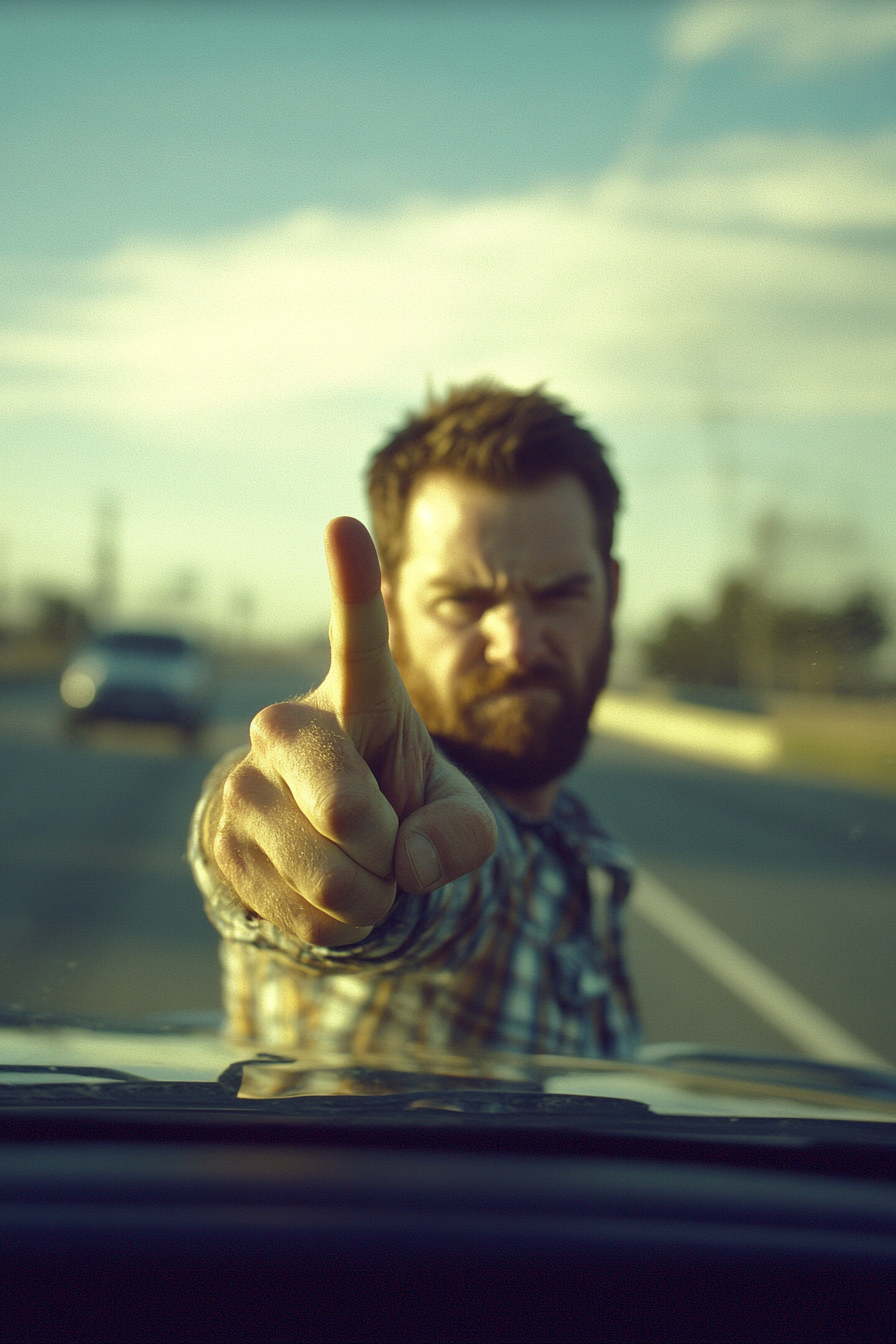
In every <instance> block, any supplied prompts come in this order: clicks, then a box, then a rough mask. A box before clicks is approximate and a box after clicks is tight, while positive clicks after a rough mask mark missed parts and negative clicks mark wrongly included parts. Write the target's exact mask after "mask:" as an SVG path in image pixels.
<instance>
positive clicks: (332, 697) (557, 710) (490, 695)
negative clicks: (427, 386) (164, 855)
mask: <svg viewBox="0 0 896 1344" xmlns="http://www.w3.org/2000/svg"><path fill="white" fill-rule="evenodd" d="M368 486H369V494H370V502H371V509H372V515H373V527H374V534H375V537H376V550H375V549H374V546H373V543H372V541H371V539H370V537H369V535H368V533H367V532H366V530H365V529H364V527H363V526H362V525H361V524H360V523H359V522H357V521H356V520H355V519H351V518H338V519H335V520H334V521H333V522H332V523H330V525H329V527H328V529H327V533H326V535H325V546H326V550H327V562H328V567H329V572H330V582H331V587H332V598H333V607H332V619H331V624H330V649H331V663H330V670H329V673H328V674H327V677H326V679H325V680H324V681H323V683H322V684H321V685H320V686H319V687H318V688H317V689H316V690H314V691H312V692H311V693H310V694H309V695H306V696H304V697H302V698H301V699H297V700H294V701H289V702H286V703H283V704H278V705H271V706H269V707H268V708H267V709H264V710H262V711H261V713H260V714H258V715H257V716H256V717H255V719H254V720H253V722H252V725H251V729H250V741H251V749H250V751H249V753H248V755H246V754H245V753H244V752H243V751H242V750H241V751H239V752H238V753H231V755H230V756H228V757H225V758H224V760H223V761H221V762H219V764H218V765H217V766H216V768H215V769H214V770H213V771H212V773H211V775H210V776H209V778H208V780H207V781H206V785H205V788H204V790H203V795H202V797H201V798H200V801H199V804H198V806H197V808H196V812H195V814H194V818H193V825H192V829H191V837H190V857H191V861H192V863H193V869H194V873H195V875H196V880H197V882H198V884H199V887H200V889H201V891H202V893H203V896H204V899H205V903H206V909H207V911H208V914H209V917H210V918H211V920H212V922H213V923H214V924H215V926H216V927H217V929H218V930H219V932H220V933H221V934H222V936H223V943H222V959H223V964H224V999H225V1008H226V1011H227V1014H228V1019H229V1026H230V1031H231V1034H233V1035H235V1036H238V1037H241V1038H246V1039H248V1040H251V1041H253V1042H256V1043H264V1044H265V1045H271V1046H274V1047H276V1048H278V1049H284V1048H288V1049H291V1050H294V1051H303V1052H304V1051H309V1052H310V1051H313V1052H315V1053H322V1052H334V1051H335V1052H338V1053H342V1052H350V1053H353V1054H355V1055H362V1054H363V1055H365V1056H369V1055H370V1054H377V1053H380V1052H395V1051H400V1052H405V1053H406V1052H407V1051H408V1049H414V1048H420V1049H422V1050H426V1051H439V1052H445V1051H448V1052H452V1053H461V1052H462V1053H470V1052H471V1051H473V1050H476V1049H490V1050H503V1051H511V1052H514V1053H520V1054H531V1053H538V1054H568V1055H579V1056H591V1057H601V1056H603V1057H616V1058H624V1057H626V1056H628V1055H630V1054H631V1052H632V1051H633V1049H634V1048H635V1046H636V1045H637V1043H638V1039H639V1030H638V1022H637V1014H636V1011H635V1006H634V1002H633V998H632V994H631V990H630V986H629V982H628V977H627V975H626V970H625V964H624V959H623V952H622V915H623V908H624V903H625V900H626V896H627V894H628V890H629V886H630V869H629V862H628V859H627V856H626V854H625V852H624V851H623V850H622V849H621V847H620V846H619V845H618V844H616V843H614V842H613V841H612V840H611V839H610V838H609V837H608V836H607V834H606V833H605V832H604V830H603V829H602V828H601V826H600V825H599V824H598V823H597V821H596V820H595V819H594V818H593V817H592V816H591V815H590V814H589V812H588V811H587V809H586V808H585V807H584V805H583V804H582V803H581V802H580V801H579V800H578V799H576V798H575V797H574V796H573V795H572V794H571V793H570V792H568V791H567V790H565V789H564V788H562V787H561V785H562V779H563V776H564V775H565V774H566V773H567V772H568V771H569V770H570V769H571V768H572V766H573V765H575V763H576V761H577V760H578V758H579V756H580V755H581V752H582V750H583V747H584V745H585V742H586V740H587V735H588V723H589V719H590V716H591V712H592V709H593V706H594V702H595V700H596V697H597V696H598V694H599V693H600V691H601V690H602V689H603V686H604V684H605V682H606V678H607V670H608V665H609V659H610V653H611V649H612V633H611V632H612V617H613V612H614V609H615V605H616V599H617V594H618V581H619V569H618V565H617V563H616V561H615V560H614V559H613V558H612V553H611V548H612V543H613V524H614V519H615V515H616V512H617V509H618V505H619V489H618V486H617V484H616V481H615V480H614V478H613V475H612V473H611V471H610V468H609V466H608V465H607V462H606V459H605V455H604V450H603V448H602V446H601V445H600V443H599V442H598V441H597V440H596V439H595V438H594V436H593V435H592V434H591V433H589V431H588V430H587V429H585V428H584V427H583V426H582V425H581V424H579V422H578V421H577V419H576V418H575V417H574V416H573V415H572V414H571V413H570V412H569V411H568V410H567V408H566V407H565V405H564V404H563V403H562V402H560V401H557V400H556V399H554V398H551V397H548V396H546V395H545V394H544V393H543V392H542V391H541V390H540V389H535V390H533V391H529V392H515V391H512V390H510V389H508V388H504V387H502V386H500V385H498V384H495V383H476V384H473V385H470V386H467V387H461V388H455V389H453V390H452V391H451V392H450V393H449V395H448V396H447V397H446V398H445V399H444V400H442V401H435V400H432V401H430V403H429V405H428V406H427V407H426V409H425V410H424V412H423V413H422V414H421V415H419V416H415V417H412V418H410V419H409V420H408V421H407V423H406V424H405V425H404V426H403V427H402V428H401V429H400V430H399V431H398V432H397V433H396V434H395V435H394V436H393V437H392V438H391V439H390V440H389V441H388V442H387V443H386V444H385V445H384V447H382V448H381V449H380V450H379V451H378V452H377V453H376V454H375V455H374V457H373V459H372V464H371V466H370V469H369V473H368ZM377 550H378V552H379V561H378V559H377Z"/></svg>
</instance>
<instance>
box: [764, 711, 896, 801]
mask: <svg viewBox="0 0 896 1344" xmlns="http://www.w3.org/2000/svg"><path fill="white" fill-rule="evenodd" d="M772 723H773V724H774V727H775V729H776V730H777V734H778V738H779V742H780V757H779V768H780V769H783V770H787V771H791V770H792V771H795V772H797V773H799V774H802V775H813V776H815V777H819V778H826V779H838V780H842V781H844V782H848V783H852V784H858V785H860V786H862V787H864V788H869V789H877V790H882V791H884V792H887V793H896V698H893V697H888V698H886V699H879V700H878V699H875V700H845V699H843V698H840V697H835V696H830V697H828V696H786V697H784V696H781V697H777V698H776V700H775V703H774V706H773V713H772Z"/></svg>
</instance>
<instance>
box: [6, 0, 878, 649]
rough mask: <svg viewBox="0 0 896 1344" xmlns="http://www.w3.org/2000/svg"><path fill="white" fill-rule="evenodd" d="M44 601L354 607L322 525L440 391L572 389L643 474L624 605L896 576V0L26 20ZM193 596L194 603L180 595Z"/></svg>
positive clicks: (9, 229) (15, 98)
mask: <svg viewBox="0 0 896 1344" xmlns="http://www.w3.org/2000/svg"><path fill="white" fill-rule="evenodd" d="M0 37H2V50H3V55H2V62H3V66H2V70H0V116H2V126H3V134H2V142H0V167H2V175H3V181H4V183H5V184H6V186H5V190H4V194H3V200H2V202H0V266H2V271H3V276H4V292H5V295H6V298H5V303H4V312H3V315H2V317H0V326H2V346H3V351H4V353H3V367H2V373H0V393H2V413H3V418H4V425H3V441H4V459H5V470H4V476H5V479H6V488H5V490H4V503H3V506H2V514H0V534H2V537H3V541H4V555H5V557H6V560H5V563H6V566H7V571H8V572H7V580H6V581H7V582H8V583H11V584H12V585H13V587H14V589H16V590H17V591H19V590H21V589H22V588H23V587H26V586H28V585H34V584H41V583H42V584H55V585H62V586H64V587H67V588H69V589H70V590H71V591H73V592H77V591H79V590H84V589H86V588H87V587H88V586H89V583H90V576H91V569H90V566H91V538H92V525H93V521H92V520H93V512H94V509H95V506H96V500H97V498H98V497H99V496H100V495H102V494H112V495H114V496H116V497H117V498H118V499H119V501H120V506H121V511H122V557H123V574H122V579H123V592H122V602H123V607H124V610H125V612H132V613H137V612H139V611H149V610H150V609H152V608H153V607H158V606H159V604H160V603H161V602H163V601H164V595H165V593H166V592H168V591H171V590H172V589H173V588H176V587H177V586H178V582H179V578H178V576H179V575H182V574H183V572H184V571H185V570H193V571H195V572H196V574H197V575H198V593H199V598H198V602H197V606H196V611H195V614H197V615H202V616H204V617H206V618H208V619H213V620H217V621H219V622H220V621H226V620H227V619H231V617H230V616H229V615H228V613H229V612H230V609H231V606H232V602H233V595H234V593H235V592H237V591H239V590H242V589H246V588H248V589H252V590H253V591H254V592H255V593H256V594H257V596H258V601H259V608H258V630H259V632H260V633H261V632H263V633H266V634H275V633H276V634H280V635H282V636H283V637H291V636H292V635H294V634H298V633H301V632H303V631H307V630H310V629H313V628H316V627H319V626H320V625H321V624H323V623H324V622H325V620H326V609H327V604H326V585H325V579H324V566H323V562H322V556H321V553H320V532H321V528H322V526H323V524H324V523H325V522H326V519H327V518H328V517H330V516H332V514H335V513H342V512H355V513H359V514H361V515H362V516H363V514H364V504H363V498H362V494H361V490H360V486H359V475H360V471H361V469H362V467H363V463H364V460H365V457H366V455H367V453H368V452H369V450H370V449H371V448H372V447H374V446H375V445H376V444H377V443H378V442H379V441H380V440H381V438H382V437H383V434H384V432H385V430H386V429H387V428H388V427H389V426H391V425H393V424H395V423H396V422H397V420H398V419H399V418H400V417H401V415H402V414H403V412H404V410H405V408H406V407H408V406H410V405H413V404H415V403H416V402H418V401H419V400H420V399H421V397H422V395H423V392H424V388H425V387H426V385H427V383H428V382H433V383H434V384H435V385H436V386H437V387H441V386H444V385H446V384H447V383H449V382H451V381H456V380H459V379H464V378H467V377H472V376H476V375H480V374H484V373H487V374H492V375H495V376H497V377H500V378H503V379H505V380H507V381H510V382H512V383H517V384H520V385H526V384H531V383H533V382H535V381H540V380H547V382H548V385H549V386H550V387H551V388H553V389H554V390H555V391H557V392H558V393H560V394H562V395H565V396H567V397H569V398H570V399H571V400H572V401H573V403H574V404H575V405H576V406H577V407H579V408H580V409H581V410H582V412H583V413H584V414H585V416H586V418H587V419H588V420H589V422H590V423H592V424H593V425H594V426H595V427H596V428H598V429H599V431H600V432H601V433H602V434H603V436H604V437H605V438H606V439H608V440H609V442H610V444H611V446H612V450H613V458H614V462H615V463H616V465H617V467H618V469H619V472H620V475H621V477H622V479H623V483H624V486H625V494H626V501H627V502H626V513H625V516H624V519H623V525H622V532H621V550H622V555H623V560H624V562H625V566H626V570H627V574H628V584H627V594H626V600H625V604H624V607H623V613H622V617H623V622H624V624H625V625H626V626H627V627H628V628H629V629H631V630H643V629H647V628H649V627H650V625H651V623H652V622H655V621H656V620H657V619H658V617H659V616H660V615H661V613H662V612H663V611H664V610H666V609H667V608H668V607H669V605H670V604H671V603H689V604H691V605H694V604H699V603H701V602H705V601H707V600H708V598H709V595H710V594H711V592H712V589H713V584H714V583H715V582H716V580H717V578H718V576H719V574H721V573H723V572H724V571H725V570H726V569H730V568H731V567H733V566H737V565H739V564H743V563H745V562H746V561H747V560H748V559H749V554H750V533H751V527H752V523H753V520H754V519H755V518H756V517H757V516H759V515H761V514H762V513H763V512H764V511H767V510H769V509H776V510H778V511H779V512H782V513H783V514H784V515H785V516H786V517H787V519H788V532H787V537H788V542H787V545H786V547H785V548H784V552H782V555H781V564H780V567H779V570H778V572H777V573H776V576H775V581H776V582H777V583H778V584H779V585H781V586H782V587H786V588H788V589H789V590H791V591H793V592H800V593H802V594H811V593H812V592H815V593H819V594H820V593H822V592H827V593H831V592H834V591H835V590H837V589H841V590H843V589H845V588H846V587H849V586H850V585H851V584H856V583H859V582H862V581H864V580H866V579H872V580H874V581H876V582H877V583H879V584H882V585H884V586H887V587H889V589H890V590H891V591H892V588H893V576H894V574H896V540H894V537H896V529H894V528H893V526H892V518H893V515H894V512H896V490H894V485H893V481H894V472H893V465H894V463H893V456H894V437H896V436H894V429H896V379H894V376H893V373H894V369H896V339H894V337H896V278H894V277H896V268H894V264H893V263H894V237H896V98H894V94H893V90H894V88H896V7H894V6H892V5H891V4H889V3H883V4H878V3H869V4H862V3H858V0H855V2H853V0H850V2H849V3H846V4H835V3H825V2H823V0H794V2H793V3H790V2H789V0H775V2H774V3H768V4H766V3H758V2H757V3H752V4H751V3H746V2H741V0H738V3H735V4H729V3H725V2H724V0H718V2H717V0H706V2H705V3H704V2H703V0H699V2H698V3H692V4H669V3H649V2H648V0H638V3H634V2H632V3H625V4H620V3H615V4H614V3H612V2H611V0H603V3H598V2H595V3H590V4H588V3H582V2H580V3H575V4H564V3H562V0H561V2H557V3H531V4H524V3H515V4H502V3H498V2H497V0H493V3H478V4H476V5H466V4H451V3H447V0H431V2H430V3H426V0H417V2H416V3H411V2H410V0H408V2H406V3H401V4H394V3H393V4H387V3H377V2H376V0H370V2H369V3H364V4H351V3H348V2H347V0H342V3H339V4H334V3H330V4H327V5H312V4H302V3H295V4H288V3H277V4H265V3H253V4H248V3H246V4H236V3H231V4H226V3H217V4H196V3H191V2H190V0H186V2H185V3H180V4H174V3H170V4H163V3H154V4H148V5H140V4H129V3H114V4H113V3H108V4H103V5H96V4H90V3H85V2H84V0H81V2H80V3H74V0H73V2H72V3H69V4H62V5H54V4H52V3H43V4H39V5H34V4H26V5H16V4H14V3H6V4H4V5H3V6H2V7H0ZM181 586H183V585H182V584H181Z"/></svg>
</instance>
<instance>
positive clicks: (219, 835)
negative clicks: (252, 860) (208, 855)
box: [212, 826, 246, 883]
mask: <svg viewBox="0 0 896 1344" xmlns="http://www.w3.org/2000/svg"><path fill="white" fill-rule="evenodd" d="M212 853H213V856H214V860H215V863H216V864H217V865H218V867H219V869H220V870H221V872H222V873H223V874H224V876H225V877H226V878H227V879H228V881H230V882H231V883H238V882H239V880H240V878H242V877H243V876H244V875H245V872H246V857H245V852H244V848H243V846H242V845H241V843H240V841H239V840H238V838H237V836H236V835H235V834H234V832H233V831H232V830H231V829H230V827H228V826H219V827H218V830H217V832H216V833H215V836H214V839H213V841H212Z"/></svg>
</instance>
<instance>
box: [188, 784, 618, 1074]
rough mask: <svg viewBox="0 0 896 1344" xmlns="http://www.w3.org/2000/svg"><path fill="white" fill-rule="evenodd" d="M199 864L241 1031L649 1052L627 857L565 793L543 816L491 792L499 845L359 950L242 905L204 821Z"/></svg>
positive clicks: (385, 1043) (332, 1039)
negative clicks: (632, 943)
mask: <svg viewBox="0 0 896 1344" xmlns="http://www.w3.org/2000/svg"><path fill="white" fill-rule="evenodd" d="M214 782H215V781H214V780H212V782H211V783H210V784H209V785H208V786H207V788H206V791H205V793H204V795H203V798H201V799H200V802H199V805H198V807H197V809H196V814H195V815H194V823H193V828H192V831H191V842H190V858H191V861H192V863H193V870H194V873H195V876H196V880H197V883H198V885H199V887H200V889H201V891H202V892H203V896H204V898H205V905H206V910H207V912H208V915H209V918H210V919H211V921H212V923H213V924H214V925H215V927H216V928H217V929H218V930H219V932H220V933H221V934H222V936H223V943H222V947H221V955H222V962H223V966H224V1005H225V1010H226V1012H227V1016H228V1021H229V1027H230V1032H231V1034H232V1035H234V1036H236V1037H239V1038H243V1039H246V1040H250V1041H252V1042H254V1043H258V1044H262V1043H263V1044H264V1045H265V1046H270V1047H274V1048H275V1049H277V1050H287V1049H288V1050H292V1051H295V1052H303V1053H304V1052H306V1051H307V1052H309V1053H314V1054H316V1055H319V1054H334V1053H335V1054H353V1055H359V1054H364V1055H368V1054H371V1053H373V1054H378V1053H381V1052H382V1053H389V1052H395V1051H398V1052H405V1053H406V1052H407V1051H408V1050H409V1049H411V1050H413V1049H419V1050H423V1051H429V1052H447V1053H463V1054H469V1053H470V1052H471V1051H475V1050H477V1049H484V1050H500V1051H510V1052H513V1053H514V1054H555V1055H578V1056H582V1057H590V1058H601V1057H603V1058H620V1059H625V1058H628V1057H630V1056H631V1055H632V1053H633V1051H634V1049H635V1048H636V1046H637V1045H638V1044H639V1043H640V1030H639V1025H638V1016H637V1010H636V1007H635V1003H634V998H633V995H632V991H631V987H630V984H629V979H628V975H627V972H626V967H625V960H624V956H623V913H624V909H625V902H626V898H627V896H628V892H629V888H630V885H631V861H630V859H629V856H628V855H627V853H626V852H625V851H624V850H623V849H622V847H621V846H620V845H619V844H617V843H615V842H614V841H613V840H611V839H610V838H609V836H607V835H606V833H605V832H604V831H603V830H602V829H601V827H600V826H599V825H598V824H597V822H596V821H595V820H594V818H593V817H592V816H591V814H590V813H589V812H588V810H587V809H586V808H585V806H584V805H583V804H582V803H581V802H580V801H579V800H578V799H577V798H575V797H574V796H573V795H572V794H571V793H569V792H566V791H562V792H561V793H560V794H559V796H558V800H557V803H556V806H555V808H554V810H553V812H552V814H551V816H550V817H549V818H548V819H547V820H545V821H533V820H531V819H530V818H527V817H525V816H523V815H521V814H520V813H518V812H516V811H514V810H513V809H512V808H510V807H509V806H508V805H507V804H506V803H504V802H502V801H501V800H499V799H497V798H495V797H494V796H492V795H491V794H489V793H487V792H485V790H483V794H484V796H485V798H486V801H487V802H488V803H489V805H490V807H491V808H492V810H493V812H494V814H495V818H496V820H497V824H498V845H497V849H496V851H495V853H494V855H493V856H492V857H491V858H490V859H489V860H488V861H487V862H486V863H484V864H483V865H482V867H481V868H479V869H477V870H476V871H475V872H473V873H471V874H469V875H468V876H466V877H463V878H459V879H458V880H457V881H455V882H450V883H448V885H447V886H444V887H441V888H439V889H438V890H437V891H434V892H431V893H430V894H428V895H415V894H413V893H410V892H401V891H399V893H398V896H397V898H396V901H395V904H394V905H393V907H392V910H391V911H390V913H389V914H388V916H387V917H386V919H385V920H383V922H382V923H381V924H380V925H379V926H378V927H377V928H375V929H374V930H373V931H372V932H371V933H370V935H369V936H368V937H367V938H366V939H365V940H364V941H363V942H362V943H356V944H354V945H353V946H350V947H338V948H325V947H313V946H310V945H308V944H306V943H303V942H302V941H301V940H300V939H298V938H296V937H295V936H294V935H291V934H287V933H285V932H284V931H283V930H281V929H278V928H276V927H275V926H274V925H273V924H270V923H268V922H267V921H265V920H264V919H262V918H260V917H259V916H258V915H256V914H254V913H253V912H251V911H249V910H247V909H246V908H245V907H244V906H243V905H242V904H241V903H240V902H239V900H238V899H237V898H236V897H235V896H234V894H233V893H232V892H231V891H230V889H229V888H227V887H226V886H224V884H223V883H222V882H221V880H220V878H218V876H217V874H216V873H215V872H214V871H213V870H212V868H210V867H209V865H208V864H207V862H206V859H205V856H204V854H203V853H202V848H201V843H200V839H199V836H200V826H201V817H202V813H203V811H204V807H205V805H206V803H207V801H208V798H209V797H210V795H211V793H212V791H213V788H214Z"/></svg>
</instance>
